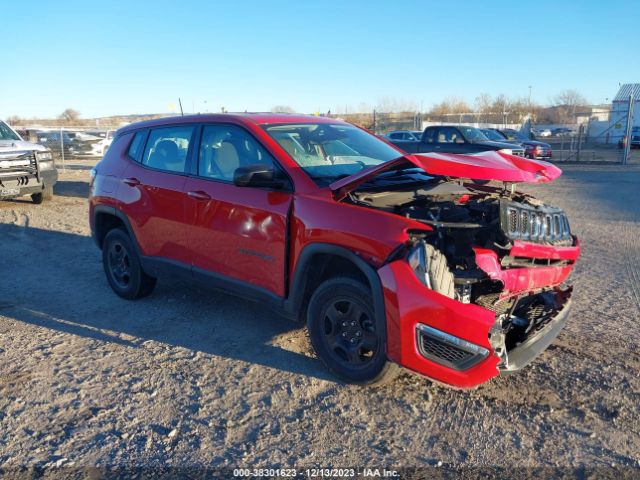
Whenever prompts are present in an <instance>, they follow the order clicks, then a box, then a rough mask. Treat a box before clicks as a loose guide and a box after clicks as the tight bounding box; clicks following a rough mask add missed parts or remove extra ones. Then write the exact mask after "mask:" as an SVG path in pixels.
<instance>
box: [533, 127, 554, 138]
mask: <svg viewBox="0 0 640 480" xmlns="http://www.w3.org/2000/svg"><path fill="white" fill-rule="evenodd" d="M531 133H532V134H533V135H534V136H535V137H550V136H551V130H549V129H548V128H536V127H532V128H531Z"/></svg>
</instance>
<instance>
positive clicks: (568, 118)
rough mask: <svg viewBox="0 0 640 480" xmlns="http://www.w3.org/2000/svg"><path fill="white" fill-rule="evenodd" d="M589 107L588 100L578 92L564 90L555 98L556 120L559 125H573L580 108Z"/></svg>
mask: <svg viewBox="0 0 640 480" xmlns="http://www.w3.org/2000/svg"><path fill="white" fill-rule="evenodd" d="M584 105H587V99H586V98H585V97H584V96H583V95H582V94H581V93H580V92H578V91H576V90H564V91H562V92H560V93H559V94H558V95H556V96H555V97H554V98H553V106H554V107H555V109H554V110H553V115H551V116H552V117H554V120H555V121H556V122H557V123H573V122H574V120H575V115H576V112H577V110H578V108H579V107H581V106H584Z"/></svg>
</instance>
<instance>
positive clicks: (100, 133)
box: [84, 130, 114, 157]
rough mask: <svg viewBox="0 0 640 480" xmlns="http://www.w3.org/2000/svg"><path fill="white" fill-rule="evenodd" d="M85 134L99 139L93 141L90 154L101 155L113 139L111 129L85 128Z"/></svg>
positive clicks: (105, 151)
mask: <svg viewBox="0 0 640 480" xmlns="http://www.w3.org/2000/svg"><path fill="white" fill-rule="evenodd" d="M84 133H85V134H87V135H92V136H94V137H98V138H99V139H100V140H99V141H97V142H94V143H93V144H92V145H91V147H92V150H91V154H92V155H93V156H97V157H103V156H104V154H105V153H107V150H108V149H109V147H110V146H111V142H112V141H113V134H114V131H113V130H87V131H85V132H84Z"/></svg>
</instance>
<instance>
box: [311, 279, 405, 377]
mask: <svg viewBox="0 0 640 480" xmlns="http://www.w3.org/2000/svg"><path fill="white" fill-rule="evenodd" d="M307 328H308V330H309V338H310V339H311V344H312V345H313V348H314V349H315V351H316V354H317V355H318V357H319V358H320V360H321V361H322V363H324V364H325V366H326V367H327V369H328V370H329V371H330V372H331V373H333V374H334V375H335V376H336V377H338V378H339V379H341V380H343V381H344V382H347V383H355V384H359V385H368V384H373V383H377V384H380V383H386V382H388V381H390V380H392V379H393V378H395V376H396V374H397V372H398V367H397V366H396V365H395V364H393V363H392V362H390V361H388V359H387V329H386V325H385V322H384V319H380V318H376V316H375V314H374V309H373V299H372V296H371V291H370V289H369V288H368V287H367V286H366V285H363V284H362V283H361V282H359V281H357V280H354V279H352V278H348V277H335V278H332V279H329V280H327V281H325V282H323V283H322V284H320V286H319V287H318V288H317V289H316V291H315V292H314V293H313V295H312V296H311V300H310V301H309V307H308V310H307Z"/></svg>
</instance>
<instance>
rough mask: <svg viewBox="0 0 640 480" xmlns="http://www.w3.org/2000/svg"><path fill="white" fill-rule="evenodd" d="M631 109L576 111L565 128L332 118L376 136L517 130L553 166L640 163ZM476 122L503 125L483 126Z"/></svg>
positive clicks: (415, 116)
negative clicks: (433, 129) (432, 129)
mask: <svg viewBox="0 0 640 480" xmlns="http://www.w3.org/2000/svg"><path fill="white" fill-rule="evenodd" d="M634 110H635V109H634V108H633V102H632V101H627V102H621V103H619V104H617V105H615V104H614V105H613V106H611V107H608V108H605V107H603V106H601V105H597V106H589V107H580V108H579V109H577V111H576V113H575V114H574V116H575V118H576V122H574V123H569V124H536V123H535V122H532V121H530V120H527V121H522V122H520V123H511V122H513V121H514V120H515V119H514V118H513V117H512V118H509V117H507V116H504V117H500V116H499V115H498V116H495V115H494V116H493V117H489V116H487V114H480V113H461V114H447V115H440V116H438V117H434V116H433V115H427V114H421V113H416V112H401V113H381V112H375V111H373V112H368V113H353V114H342V115H332V117H334V118H340V119H343V120H346V121H348V122H351V123H354V124H356V125H358V126H361V127H363V128H366V129H368V130H370V131H372V132H374V133H376V134H378V135H381V134H386V133H389V132H390V131H394V130H410V131H416V132H418V131H422V130H424V128H425V127H427V126H431V125H443V124H449V125H451V124H455V125H467V126H473V127H478V128H497V129H514V130H521V131H522V133H523V134H524V135H525V136H528V137H529V138H530V139H531V140H535V141H540V142H544V143H548V144H549V145H550V146H551V148H552V150H553V161H554V162H574V163H587V162H590V163H607V164H609V163H610V164H616V163H617V164H625V163H629V164H632V163H633V164H640V112H637V111H636V112H635V115H634ZM639 110H640V109H639ZM494 117H495V118H494ZM481 119H485V120H496V121H500V120H501V119H502V120H503V121H501V122H499V123H495V122H493V123H487V122H486V121H481ZM634 122H635V123H634ZM628 125H629V128H627V126H628Z"/></svg>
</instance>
